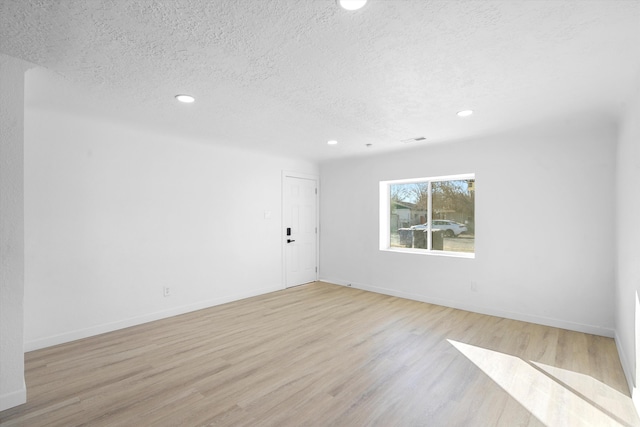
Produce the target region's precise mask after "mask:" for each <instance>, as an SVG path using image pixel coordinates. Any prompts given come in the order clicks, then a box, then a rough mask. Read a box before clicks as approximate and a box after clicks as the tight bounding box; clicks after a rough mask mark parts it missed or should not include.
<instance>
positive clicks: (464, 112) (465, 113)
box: [457, 110, 473, 117]
mask: <svg viewBox="0 0 640 427" xmlns="http://www.w3.org/2000/svg"><path fill="white" fill-rule="evenodd" d="M457 114H458V117H469V116H470V115H472V114H473V110H462V111H458V113H457Z"/></svg>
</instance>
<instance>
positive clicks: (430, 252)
mask: <svg viewBox="0 0 640 427" xmlns="http://www.w3.org/2000/svg"><path fill="white" fill-rule="evenodd" d="M380 251H382V252H399V253H404V254H415V255H431V256H444V257H451V258H468V259H474V258H475V257H476V254H475V252H474V253H469V252H452V251H434V250H427V249H416V248H380Z"/></svg>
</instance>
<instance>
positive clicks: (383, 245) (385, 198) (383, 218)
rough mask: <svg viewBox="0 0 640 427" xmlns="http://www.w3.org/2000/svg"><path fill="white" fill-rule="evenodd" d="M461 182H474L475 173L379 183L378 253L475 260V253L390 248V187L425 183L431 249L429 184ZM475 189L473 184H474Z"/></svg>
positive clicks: (431, 209) (428, 240)
mask: <svg viewBox="0 0 640 427" xmlns="http://www.w3.org/2000/svg"><path fill="white" fill-rule="evenodd" d="M458 180H459V181H462V180H473V181H474V182H475V180H476V174H475V173H464V174H458V175H444V176H435V177H421V178H407V179H396V180H387V181H380V182H379V184H378V185H379V194H380V198H379V222H380V223H379V229H378V230H379V231H378V236H379V242H378V249H379V250H380V251H388V252H400V253H412V254H422V255H436V256H448V257H454V258H475V257H476V256H475V251H474V252H473V253H464V252H451V251H435V250H433V249H414V248H396V247H392V246H391V230H390V221H391V212H390V211H391V209H390V207H391V186H392V185H397V184H412V183H419V182H426V183H427V188H428V189H427V193H428V194H429V196H428V199H427V230H428V231H427V248H432V244H433V243H432V235H431V223H432V221H433V219H432V218H431V213H432V212H433V206H432V204H433V201H432V198H431V191H432V187H431V184H432V183H433V182H442V181H458ZM474 188H475V184H474Z"/></svg>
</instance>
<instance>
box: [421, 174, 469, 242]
mask: <svg viewBox="0 0 640 427" xmlns="http://www.w3.org/2000/svg"><path fill="white" fill-rule="evenodd" d="M474 184H475V180H473V179H469V180H453V181H434V182H432V183H431V203H432V204H431V207H432V210H433V217H432V221H433V226H432V232H433V234H432V236H433V244H432V249H433V250H438V251H450V252H469V253H473V252H474V251H475V222H474V218H475V186H474Z"/></svg>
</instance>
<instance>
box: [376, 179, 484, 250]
mask: <svg viewBox="0 0 640 427" xmlns="http://www.w3.org/2000/svg"><path fill="white" fill-rule="evenodd" d="M380 249H381V250H395V251H404V252H418V253H437V254H447V255H455V256H466V257H473V254H474V253H475V175H474V174H465V175H453V176H444V177H435V178H417V179H407V180H397V181H383V182H381V183H380Z"/></svg>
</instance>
